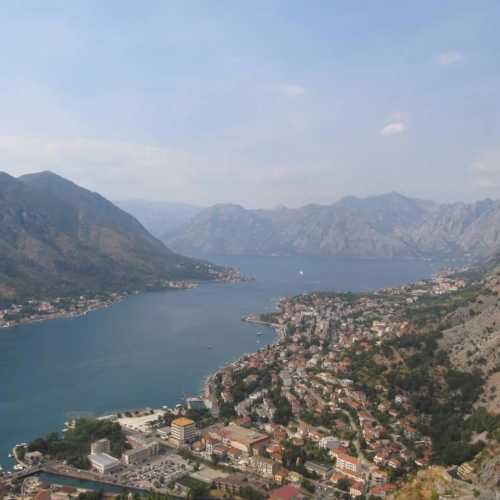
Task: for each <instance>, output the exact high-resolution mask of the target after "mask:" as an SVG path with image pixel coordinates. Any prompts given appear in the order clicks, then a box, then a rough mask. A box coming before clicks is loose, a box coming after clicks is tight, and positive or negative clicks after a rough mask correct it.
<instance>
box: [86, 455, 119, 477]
mask: <svg viewBox="0 0 500 500" xmlns="http://www.w3.org/2000/svg"><path fill="white" fill-rule="evenodd" d="M88 458H89V460H90V463H91V464H92V467H93V468H94V469H95V470H96V471H97V472H99V474H108V473H110V472H113V471H114V470H116V469H118V468H119V467H120V466H121V463H120V461H119V460H117V459H116V458H115V457H112V456H111V455H108V454H107V453H95V454H93V455H89V457H88Z"/></svg>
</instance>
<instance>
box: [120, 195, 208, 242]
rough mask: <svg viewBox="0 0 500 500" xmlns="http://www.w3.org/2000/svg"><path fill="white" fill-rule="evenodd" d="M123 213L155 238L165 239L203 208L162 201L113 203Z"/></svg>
mask: <svg viewBox="0 0 500 500" xmlns="http://www.w3.org/2000/svg"><path fill="white" fill-rule="evenodd" d="M114 203H115V205H116V206H117V207H120V208H121V209H122V210H125V212H128V213H129V214H131V215H133V216H134V217H135V218H136V219H137V220H138V221H140V222H141V224H142V225H143V226H144V227H145V228H146V229H147V230H148V231H149V232H150V233H151V234H152V235H154V236H156V237H157V238H166V237H168V236H170V235H171V234H172V233H173V232H174V231H175V230H176V229H178V228H179V227H180V226H182V225H183V224H185V223H186V222H188V221H189V220H190V219H192V218H193V217H194V216H195V215H197V214H199V213H200V212H201V211H202V210H203V208H202V207H198V206H195V205H188V204H186V203H169V202H163V201H146V200H122V201H115V202H114Z"/></svg>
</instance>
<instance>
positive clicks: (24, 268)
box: [0, 172, 214, 297]
mask: <svg viewBox="0 0 500 500" xmlns="http://www.w3.org/2000/svg"><path fill="white" fill-rule="evenodd" d="M213 270H214V268H213V267H212V266H211V265H209V264H207V263H205V262H200V261H196V260H193V259H189V258H186V257H183V256H181V255H178V254H176V253H174V252H172V251H171V250H169V249H168V248H167V247H165V245H164V244H163V243H162V242H160V241H159V240H157V239H156V238H154V237H153V236H151V235H150V234H149V233H148V232H147V231H146V229H144V227H143V226H142V225H141V224H140V223H139V222H138V221H137V220H136V219H134V218H133V217H132V216H131V215H129V214H127V213H126V212H124V211H123V210H121V209H119V208H118V207H116V206H115V205H113V204H112V203H111V202H109V201H107V200H106V199H105V198H103V197H102V196H100V195H99V194H97V193H93V192H91V191H88V190H86V189H83V188H81V187H79V186H77V185H76V184H73V183H72V182H70V181H68V180H66V179H63V178H62V177H59V176H57V175H55V174H53V173H51V172H42V173H38V174H31V175H25V176H22V177H19V178H14V177H11V176H10V175H8V174H6V173H2V172H0V297H12V296H16V295H23V294H24V295H26V294H29V295H43V294H54V293H57V294H62V293H69V292H77V291H84V290H125V289H138V288H145V287H148V286H156V285H158V284H159V283H160V282H161V281H162V280H165V279H185V278H198V279H207V278H211V277H213Z"/></svg>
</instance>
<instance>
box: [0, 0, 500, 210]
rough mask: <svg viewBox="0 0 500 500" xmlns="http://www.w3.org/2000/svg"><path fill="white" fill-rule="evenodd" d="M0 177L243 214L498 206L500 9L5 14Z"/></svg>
mask: <svg viewBox="0 0 500 500" xmlns="http://www.w3.org/2000/svg"><path fill="white" fill-rule="evenodd" d="M0 9H1V10H0V16H1V21H2V23H1V24H2V30H0V113H1V115H0V116H1V119H0V170H4V171H6V172H8V173H10V174H11V175H20V174H24V173H27V172H36V171H40V170H52V171H53V172H56V173H58V174H60V175H63V176H65V177H67V178H69V179H71V180H73V181H74V182H76V183H78V184H80V185H82V186H84V187H87V188H89V189H92V190H95V191H98V192H100V193H101V194H103V195H104V196H106V197H108V198H110V199H113V200H123V199H147V200H158V201H160V200H161V201H171V202H187V203H194V204H197V205H205V206H206V205H211V204H214V203H239V204H242V205H244V206H247V207H249V208H256V207H266V208H267V207H274V206H277V205H287V206H290V207H297V206H301V205H304V204H307V203H332V202H334V201H335V200H337V199H339V198H340V197H342V196H345V195H355V196H368V195H374V194H380V193H384V192H389V191H398V192H401V193H403V194H406V195H408V196H416V197H421V198H426V199H434V200H436V201H442V202H452V201H458V200H463V201H473V200H477V199H482V198H486V197H491V198H500V30H499V29H498V26H500V2H498V1H496V0H495V1H485V0H476V1H474V2H471V1H461V0H454V1H447V0H440V1H439V2H436V1H435V0H433V1H425V0H423V1H418V2H401V1H400V0H394V1H392V0H384V1H370V2H367V1H358V0H345V1H334V0H325V1H321V0H315V1H312V2H311V1H306V0H302V1H294V0H286V1H276V0H264V1H258V0H248V1H246V2H243V1H238V0H237V1H234V0H232V1H224V0H220V1H219V0H214V1H211V0H204V1H194V0H182V1H175V0H168V1H154V0H149V1H147V2H137V1H127V0H120V1H115V0H107V1H106V2H103V1H101V0H98V1H92V0H85V1H83V0H82V1H79V0H74V1H71V2H68V1H66V0H61V1H57V0H39V1H31V0H23V2H18V1H9V0H7V1H5V2H2V4H1V6H0Z"/></svg>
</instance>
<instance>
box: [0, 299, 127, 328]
mask: <svg viewBox="0 0 500 500" xmlns="http://www.w3.org/2000/svg"><path fill="white" fill-rule="evenodd" d="M128 297H129V294H123V295H120V296H119V297H118V298H116V299H114V300H111V301H108V302H103V303H102V304H99V305H96V306H93V307H89V308H88V309H85V310H82V311H66V312H60V313H53V314H47V315H46V316H42V317H37V318H29V319H26V320H20V321H17V322H15V323H14V324H8V325H2V326H0V329H2V330H11V329H14V328H17V327H19V326H25V325H32V324H34V323H45V322H48V321H53V320H58V319H72V318H80V317H82V316H86V315H87V314H90V313H92V312H95V311H100V310H102V309H107V308H108V307H111V306H114V305H115V304H119V303H120V302H123V301H124V300H126V299H127V298H128Z"/></svg>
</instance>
